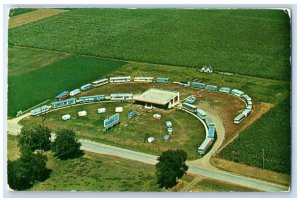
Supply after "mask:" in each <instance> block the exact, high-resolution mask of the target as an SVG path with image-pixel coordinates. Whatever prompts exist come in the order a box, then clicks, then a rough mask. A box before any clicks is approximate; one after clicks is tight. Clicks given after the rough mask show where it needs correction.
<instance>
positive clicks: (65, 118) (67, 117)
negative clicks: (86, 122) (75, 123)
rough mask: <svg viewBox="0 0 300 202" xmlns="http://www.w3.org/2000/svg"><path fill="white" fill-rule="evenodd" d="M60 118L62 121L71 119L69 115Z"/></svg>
mask: <svg viewBox="0 0 300 202" xmlns="http://www.w3.org/2000/svg"><path fill="white" fill-rule="evenodd" d="M61 118H62V120H64V121H66V120H69V119H71V115H70V114H65V115H63V116H62V117H61Z"/></svg>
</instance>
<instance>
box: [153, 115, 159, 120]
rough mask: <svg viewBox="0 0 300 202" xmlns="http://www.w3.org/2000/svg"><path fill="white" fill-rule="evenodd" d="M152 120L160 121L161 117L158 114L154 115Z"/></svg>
mask: <svg viewBox="0 0 300 202" xmlns="http://www.w3.org/2000/svg"><path fill="white" fill-rule="evenodd" d="M153 118H154V119H157V120H160V119H161V115H160V114H154V115H153Z"/></svg>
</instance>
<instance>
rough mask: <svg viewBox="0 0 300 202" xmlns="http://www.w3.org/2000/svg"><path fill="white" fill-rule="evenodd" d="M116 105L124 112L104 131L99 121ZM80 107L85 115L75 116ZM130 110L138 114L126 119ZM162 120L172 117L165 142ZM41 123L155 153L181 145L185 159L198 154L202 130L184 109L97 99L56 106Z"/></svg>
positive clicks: (28, 121)
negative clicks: (101, 111) (151, 139)
mask: <svg viewBox="0 0 300 202" xmlns="http://www.w3.org/2000/svg"><path fill="white" fill-rule="evenodd" d="M117 106H123V107H124V112H122V113H121V114H120V115H121V118H120V119H121V124H120V125H119V126H117V127H115V128H113V129H112V130H111V131H109V132H108V133H104V132H103V121H104V119H105V118H106V117H108V116H111V115H113V114H115V112H114V110H115V107H117ZM101 107H105V108H106V110H107V112H106V113H105V114H98V113H97V109H98V108H101ZM81 110H86V111H87V112H88V115H87V116H86V117H78V115H77V112H78V111H81ZM131 110H135V111H137V112H138V116H137V117H135V118H133V119H132V120H128V118H127V115H128V112H129V111H131ZM155 113H159V114H161V115H162V119H161V120H155V119H153V117H152V116H153V115H154V114H155ZM64 114H70V115H71V116H72V119H71V120H69V121H66V122H64V121H62V120H61V116H62V115H64ZM166 120H171V121H172V123H173V130H174V132H173V134H172V135H171V139H170V141H169V142H165V141H164V140H163V135H165V134H167V128H166V125H165V121H166ZM40 121H41V118H40V117H30V118H28V119H26V120H24V121H23V122H22V124H35V123H38V122H40ZM44 123H45V124H46V125H48V126H49V127H51V128H52V129H53V130H56V129H57V128H71V129H73V130H74V131H76V134H77V135H78V136H80V137H83V138H88V139H92V140H95V141H99V142H104V143H108V144H113V145H117V146H121V147H125V148H128V149H132V150H137V151H143V152H147V153H152V154H156V155H159V154H161V152H163V151H165V150H168V149H182V150H185V151H186V152H187V153H188V158H189V159H195V158H199V155H198V154H197V148H198V147H199V145H200V144H201V143H202V142H203V140H204V139H205V130H204V127H203V125H202V124H201V122H200V121H199V120H198V119H196V118H195V117H193V116H191V115H190V114H188V113H186V112H182V111H174V110H169V111H165V110H158V109H156V110H146V109H145V108H142V107H140V105H135V104H129V103H98V104H91V105H81V106H76V107H72V108H67V109H63V110H58V111H55V112H51V113H48V114H47V118H46V120H45V122H44ZM150 136H153V137H155V138H156V141H155V142H154V143H148V142H147V140H146V138H147V137H150ZM145 140H146V141H145ZM144 141H145V142H144Z"/></svg>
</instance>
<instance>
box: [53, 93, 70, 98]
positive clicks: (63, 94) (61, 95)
mask: <svg viewBox="0 0 300 202" xmlns="http://www.w3.org/2000/svg"><path fill="white" fill-rule="evenodd" d="M67 94H69V91H64V92H62V93H60V94H59V95H57V96H56V97H55V98H56V99H59V98H61V97H63V96H65V95H67Z"/></svg>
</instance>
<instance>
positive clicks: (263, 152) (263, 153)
mask: <svg viewBox="0 0 300 202" xmlns="http://www.w3.org/2000/svg"><path fill="white" fill-rule="evenodd" d="M262 158H263V159H262V160H263V162H262V165H263V169H265V150H264V149H262Z"/></svg>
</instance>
